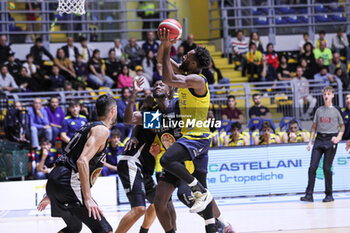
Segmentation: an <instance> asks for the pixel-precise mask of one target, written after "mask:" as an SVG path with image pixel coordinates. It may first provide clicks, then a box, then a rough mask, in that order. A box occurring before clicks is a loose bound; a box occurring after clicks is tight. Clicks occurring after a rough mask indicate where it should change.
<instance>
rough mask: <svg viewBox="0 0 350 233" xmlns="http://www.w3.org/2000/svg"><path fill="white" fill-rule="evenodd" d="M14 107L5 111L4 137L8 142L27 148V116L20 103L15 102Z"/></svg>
mask: <svg viewBox="0 0 350 233" xmlns="http://www.w3.org/2000/svg"><path fill="white" fill-rule="evenodd" d="M14 107H15V108H9V109H7V111H6V115H5V119H4V132H5V137H6V138H7V139H9V140H10V141H14V142H18V143H20V144H22V145H23V146H24V145H25V146H28V145H29V144H30V120H29V115H28V113H27V112H26V111H25V110H24V109H23V107H22V103H21V102H19V101H16V102H15V106H14Z"/></svg>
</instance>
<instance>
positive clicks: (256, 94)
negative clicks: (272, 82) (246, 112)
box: [252, 93, 261, 99]
mask: <svg viewBox="0 0 350 233" xmlns="http://www.w3.org/2000/svg"><path fill="white" fill-rule="evenodd" d="M256 96H261V95H260V94H258V93H255V94H253V96H252V99H254V98H255V97H256Z"/></svg>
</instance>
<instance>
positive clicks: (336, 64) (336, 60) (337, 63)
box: [329, 53, 349, 89]
mask: <svg viewBox="0 0 350 233" xmlns="http://www.w3.org/2000/svg"><path fill="white" fill-rule="evenodd" d="M337 69H341V76H339V74H338V75H337V77H338V78H339V79H340V80H341V81H342V83H343V88H344V89H347V87H348V85H349V81H348V70H347V68H346V65H345V64H344V63H342V62H341V60H340V54H339V53H334V54H333V62H332V64H330V65H329V73H331V74H334V75H336V71H337ZM338 72H339V71H338Z"/></svg>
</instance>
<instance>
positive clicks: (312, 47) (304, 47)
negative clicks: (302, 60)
mask: <svg viewBox="0 0 350 233" xmlns="http://www.w3.org/2000/svg"><path fill="white" fill-rule="evenodd" d="M308 45H310V46H311V50H313V49H314V46H313V44H312V43H311V42H306V43H305V44H304V46H303V49H304V51H306V46H308Z"/></svg>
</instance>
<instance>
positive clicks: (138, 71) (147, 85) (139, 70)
mask: <svg viewBox="0 0 350 233" xmlns="http://www.w3.org/2000/svg"><path fill="white" fill-rule="evenodd" d="M135 71H136V76H135V77H134V78H133V80H138V79H140V78H143V80H144V83H143V87H144V88H145V89H150V88H151V86H150V83H149V81H148V80H151V83H152V77H150V76H149V75H148V74H145V73H144V72H143V69H142V66H136V67H135Z"/></svg>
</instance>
